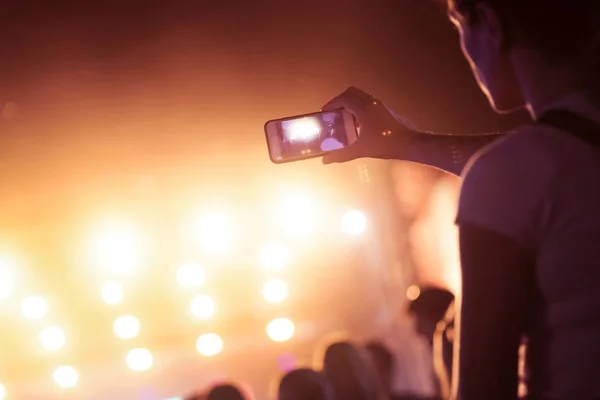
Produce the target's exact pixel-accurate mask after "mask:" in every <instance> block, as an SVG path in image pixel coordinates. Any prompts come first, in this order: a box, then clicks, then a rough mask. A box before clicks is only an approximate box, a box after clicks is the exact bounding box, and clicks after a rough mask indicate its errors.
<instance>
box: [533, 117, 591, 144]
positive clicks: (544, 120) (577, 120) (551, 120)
mask: <svg viewBox="0 0 600 400" xmlns="http://www.w3.org/2000/svg"><path fill="white" fill-rule="evenodd" d="M537 122H538V124H544V125H551V126H554V127H555V128H558V129H561V130H563V131H566V132H569V133H571V134H572V135H574V136H576V137H578V138H579V139H581V140H583V141H584V142H587V143H589V144H591V145H593V146H600V125H598V124H596V123H595V122H592V121H590V120H589V119H587V118H585V117H582V116H580V115H578V114H576V113H574V112H571V111H567V110H550V111H548V112H546V113H545V114H543V115H542V116H541V117H540V118H539V119H538V121H537Z"/></svg>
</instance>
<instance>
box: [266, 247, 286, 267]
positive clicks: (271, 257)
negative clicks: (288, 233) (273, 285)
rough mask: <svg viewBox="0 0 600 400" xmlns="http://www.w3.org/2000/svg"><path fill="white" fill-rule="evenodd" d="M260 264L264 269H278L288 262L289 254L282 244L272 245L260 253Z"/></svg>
mask: <svg viewBox="0 0 600 400" xmlns="http://www.w3.org/2000/svg"><path fill="white" fill-rule="evenodd" d="M260 262H261V264H262V266H263V267H264V268H266V269H280V268H283V267H285V266H286V265H287V264H288V263H289V262H290V253H289V251H288V249H287V247H285V246H284V245H283V244H281V243H272V244H269V245H267V246H265V247H264V248H263V249H262V251H261V252H260Z"/></svg>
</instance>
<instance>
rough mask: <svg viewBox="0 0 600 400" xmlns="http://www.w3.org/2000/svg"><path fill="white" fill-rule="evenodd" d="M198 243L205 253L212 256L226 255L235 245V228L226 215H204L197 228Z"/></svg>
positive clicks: (218, 213)
mask: <svg viewBox="0 0 600 400" xmlns="http://www.w3.org/2000/svg"><path fill="white" fill-rule="evenodd" d="M196 229H197V235H198V242H199V243H200V246H201V248H202V250H203V251H205V252H206V253H210V254H217V253H225V252H227V251H228V250H230V249H231V246H232V244H233V227H232V224H231V220H230V219H229V217H228V216H227V214H225V213H221V212H212V213H207V214H203V215H201V216H200V218H199V219H198V223H197V226H196Z"/></svg>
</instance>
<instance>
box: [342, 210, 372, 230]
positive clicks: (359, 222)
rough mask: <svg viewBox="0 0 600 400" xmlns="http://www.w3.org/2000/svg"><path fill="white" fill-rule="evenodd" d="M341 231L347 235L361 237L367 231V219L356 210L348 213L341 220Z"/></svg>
mask: <svg viewBox="0 0 600 400" xmlns="http://www.w3.org/2000/svg"><path fill="white" fill-rule="evenodd" d="M342 230H343V231H344V232H345V233H347V234H348V235H352V236H358V235H361V234H362V233H364V232H365V231H366V230H367V217H366V216H365V214H363V213H362V212H360V211H358V210H352V211H348V212H347V213H346V214H345V215H344V217H343V218H342Z"/></svg>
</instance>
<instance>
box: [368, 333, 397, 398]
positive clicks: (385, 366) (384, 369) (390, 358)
mask: <svg viewBox="0 0 600 400" xmlns="http://www.w3.org/2000/svg"><path fill="white" fill-rule="evenodd" d="M365 350H367V352H368V353H369V355H370V356H371V360H372V362H373V366H374V367H375V370H376V371H377V373H378V374H379V378H380V380H381V383H382V384H383V385H384V389H386V390H388V391H389V389H390V388H389V387H388V386H389V385H390V383H391V382H390V380H391V378H392V374H393V372H394V355H393V354H392V353H391V352H390V351H389V350H388V349H387V347H385V345H383V344H382V343H381V342H375V341H374V342H368V343H367V344H366V345H365Z"/></svg>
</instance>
